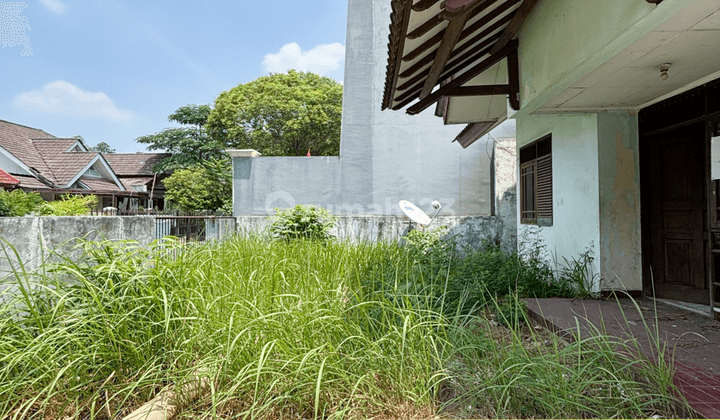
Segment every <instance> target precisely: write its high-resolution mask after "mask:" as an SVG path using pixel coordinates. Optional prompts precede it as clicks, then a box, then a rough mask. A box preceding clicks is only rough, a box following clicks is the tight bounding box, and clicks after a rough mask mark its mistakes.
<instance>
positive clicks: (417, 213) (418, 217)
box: [400, 200, 432, 226]
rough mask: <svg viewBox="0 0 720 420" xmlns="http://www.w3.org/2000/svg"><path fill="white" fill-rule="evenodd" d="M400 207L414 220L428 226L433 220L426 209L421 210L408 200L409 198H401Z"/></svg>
mask: <svg viewBox="0 0 720 420" xmlns="http://www.w3.org/2000/svg"><path fill="white" fill-rule="evenodd" d="M400 209H401V210H402V211H403V213H405V215H406V216H407V217H409V218H410V220H412V221H413V222H415V223H417V224H420V225H423V226H427V225H429V224H430V222H432V219H430V216H428V215H427V214H426V213H425V212H424V211H422V210H420V209H419V208H418V207H417V206H416V205H415V204H413V203H411V202H409V201H407V200H400Z"/></svg>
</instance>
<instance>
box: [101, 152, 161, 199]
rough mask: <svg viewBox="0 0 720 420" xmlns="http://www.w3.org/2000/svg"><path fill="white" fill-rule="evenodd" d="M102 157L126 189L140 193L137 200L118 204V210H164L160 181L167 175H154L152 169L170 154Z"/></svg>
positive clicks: (129, 154) (121, 154) (116, 154)
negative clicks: (123, 208) (140, 208)
mask: <svg viewBox="0 0 720 420" xmlns="http://www.w3.org/2000/svg"><path fill="white" fill-rule="evenodd" d="M103 156H104V157H105V159H107V161H108V163H109V164H110V167H111V168H112V169H113V171H114V172H115V175H117V177H118V178H119V179H120V181H121V182H122V183H123V185H125V187H126V188H127V189H129V190H135V191H137V192H139V193H142V195H141V196H140V197H138V198H137V199H136V198H131V199H130V201H129V202H128V203H127V204H125V203H122V202H121V203H119V207H120V208H122V207H125V208H136V209H137V208H139V207H142V208H145V209H150V208H152V209H155V210H163V209H164V208H165V198H164V197H165V185H164V184H163V182H162V181H163V179H165V178H167V176H168V174H167V173H166V172H161V173H156V172H155V171H154V170H153V167H154V166H155V165H157V164H158V163H160V162H161V161H162V160H163V159H165V158H167V157H170V153H107V154H104V155H103Z"/></svg>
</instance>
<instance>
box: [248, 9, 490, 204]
mask: <svg viewBox="0 0 720 420" xmlns="http://www.w3.org/2000/svg"><path fill="white" fill-rule="evenodd" d="M390 12H391V8H390V2H389V1H387V0H349V6H348V31H347V45H346V57H345V79H344V95H343V118H342V141H341V145H340V158H337V157H336V158H269V157H259V158H255V159H253V161H252V164H251V165H248V164H246V163H243V165H245V166H246V167H248V168H249V170H247V171H243V170H240V168H238V167H237V165H239V163H238V162H236V163H235V166H236V175H235V180H234V188H235V193H234V200H235V203H234V214H235V215H245V214H247V215H265V214H268V211H272V209H273V208H274V207H281V208H284V207H289V206H291V205H292V204H295V203H304V204H315V205H319V206H322V207H325V208H328V209H329V210H331V211H332V212H333V213H336V214H376V215H399V214H401V212H400V208H399V206H398V201H400V200H401V199H407V200H411V201H413V202H415V203H416V204H417V205H418V206H420V207H421V208H423V209H427V208H428V207H429V205H430V202H432V200H439V201H440V202H441V203H442V204H443V207H444V210H445V211H444V213H443V214H446V215H488V214H490V212H491V207H492V206H491V203H492V200H493V197H492V194H491V186H490V183H491V177H490V167H491V155H492V147H491V145H488V144H486V142H485V141H484V140H485V139H483V140H481V141H478V142H477V143H476V144H474V145H472V146H471V147H470V148H468V149H463V148H462V147H460V146H459V145H458V144H455V143H451V141H452V139H454V138H455V136H456V135H457V134H458V133H459V132H460V130H461V129H462V128H463V126H444V125H443V121H442V119H440V118H437V117H435V116H434V115H433V112H432V110H428V111H426V112H425V113H423V114H421V115H418V116H413V117H411V116H408V115H406V114H405V113H404V111H389V110H387V111H382V110H381V104H382V97H383V92H384V84H385V68H386V66H387V48H386V46H387V42H388V33H389V29H388V26H389V23H390V22H389V18H390ZM317 159H322V160H317ZM236 161H239V159H236ZM241 174H244V175H241Z"/></svg>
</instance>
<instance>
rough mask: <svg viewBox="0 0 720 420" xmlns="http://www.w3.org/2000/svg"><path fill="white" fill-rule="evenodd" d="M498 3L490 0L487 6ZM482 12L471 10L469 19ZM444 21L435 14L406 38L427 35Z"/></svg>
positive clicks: (443, 17)
mask: <svg viewBox="0 0 720 420" xmlns="http://www.w3.org/2000/svg"><path fill="white" fill-rule="evenodd" d="M498 1H501V0H490V3H489V4H488V6H491V5H492V4H493V3H497V2H498ZM518 1H520V0H509V1H508V3H513V4H514V3H517V2H518ZM504 6H505V4H502V5H500V6H499V7H504ZM483 10H485V8H479V9H475V10H473V12H472V13H471V15H470V19H473V18H475V17H476V16H477V15H479V14H480V13H482V12H483ZM444 20H445V15H444V13H443V12H440V13H438V14H436V15H435V16H433V17H431V18H430V19H428V20H426V21H425V22H424V23H423V24H422V25H420V26H418V27H417V28H415V29H413V30H412V31H411V32H410V33H409V34H408V36H407V37H408V39H417V38H420V37H421V36H423V35H425V34H427V33H428V32H430V31H431V30H433V29H435V27H436V26H438V25H439V24H441V23H442V22H443V21H444Z"/></svg>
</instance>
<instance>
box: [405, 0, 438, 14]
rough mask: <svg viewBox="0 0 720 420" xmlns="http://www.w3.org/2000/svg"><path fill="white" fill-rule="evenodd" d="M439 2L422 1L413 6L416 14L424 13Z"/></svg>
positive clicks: (433, 0)
mask: <svg viewBox="0 0 720 420" xmlns="http://www.w3.org/2000/svg"><path fill="white" fill-rule="evenodd" d="M439 2H440V0H420V1H419V2H417V3H415V4H413V6H412V9H413V11H414V12H422V11H424V10H427V9H429V8H431V7H433V6H434V5H435V4H437V3H439Z"/></svg>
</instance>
